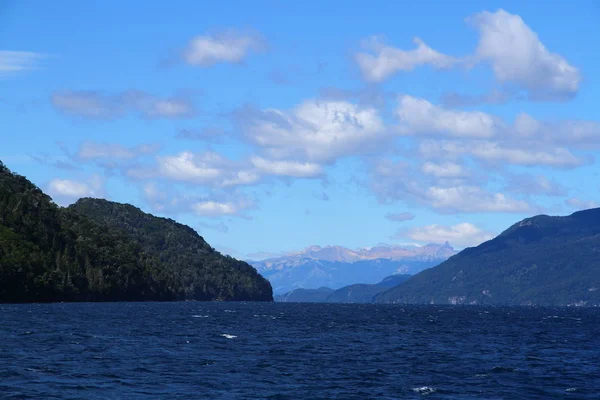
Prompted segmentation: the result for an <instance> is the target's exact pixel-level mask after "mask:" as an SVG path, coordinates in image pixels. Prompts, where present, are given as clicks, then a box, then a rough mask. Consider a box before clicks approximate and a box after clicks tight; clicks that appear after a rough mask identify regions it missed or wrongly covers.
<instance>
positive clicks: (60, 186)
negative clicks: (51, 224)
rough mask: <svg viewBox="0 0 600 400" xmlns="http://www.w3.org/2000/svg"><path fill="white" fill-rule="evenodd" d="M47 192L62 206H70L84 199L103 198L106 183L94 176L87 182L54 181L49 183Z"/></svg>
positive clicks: (71, 180) (57, 179)
mask: <svg viewBox="0 0 600 400" xmlns="http://www.w3.org/2000/svg"><path fill="white" fill-rule="evenodd" d="M47 191H48V194H50V196H52V198H53V199H54V201H56V202H57V203H58V204H60V205H69V204H71V203H73V202H75V201H76V200H78V199H80V198H82V197H103V196H104V195H105V193H104V181H103V179H102V178H101V177H99V176H97V175H94V176H92V177H91V178H90V179H88V180H87V181H78V180H73V179H60V178H56V179H52V180H51V181H50V182H48V185H47Z"/></svg>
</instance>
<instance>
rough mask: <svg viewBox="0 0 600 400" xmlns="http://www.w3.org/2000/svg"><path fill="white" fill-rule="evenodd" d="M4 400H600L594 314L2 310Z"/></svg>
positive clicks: (253, 306) (260, 307)
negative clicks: (367, 399) (27, 399)
mask: <svg viewBox="0 0 600 400" xmlns="http://www.w3.org/2000/svg"><path fill="white" fill-rule="evenodd" d="M0 318H1V319H0V397H1V398H20V399H25V398H35V399H50V398H53V399H54V398H55V399H95V398H98V399H118V398H122V399H135V398H140V399H143V398H165V399H175V398H181V399H190V398H197V399H211V398H215V399H264V398H267V399H298V398H306V399H333V398H338V399H365V398H374V399H405V398H408V399H410V398H427V399H436V398H448V399H535V398H541V399H546V398H577V399H599V398H600V310H599V309H582V308H578V309H552V308H482V307H435V306H422V307H417V306H415V307H412V306H411V307H407V306H393V305H334V304H285V303H284V304H257V303H243V304H240V303H237V304H234V303H196V302H188V303H110V304H106V303H105V304H49V305H0Z"/></svg>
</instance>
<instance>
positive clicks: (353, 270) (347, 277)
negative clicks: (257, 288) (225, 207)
mask: <svg viewBox="0 0 600 400" xmlns="http://www.w3.org/2000/svg"><path fill="white" fill-rule="evenodd" d="M454 254H456V251H455V250H454V248H452V246H450V244H448V243H445V244H442V245H440V244H428V245H426V246H416V245H408V246H391V245H380V246H376V247H372V248H370V249H360V250H350V249H347V248H345V247H341V246H326V247H320V246H310V247H308V248H306V249H304V250H303V251H301V252H297V253H291V254H288V255H285V256H282V257H276V258H270V259H266V260H262V261H248V263H250V264H251V265H252V266H253V267H255V268H256V269H257V270H258V272H259V273H260V274H261V275H262V276H264V277H265V278H267V279H268V280H269V281H270V282H271V285H272V286H273V291H274V293H275V294H283V293H288V292H290V291H292V290H295V289H301V288H303V289H318V288H321V287H327V288H330V289H332V290H337V289H340V288H342V287H344V286H348V285H352V284H356V283H365V284H375V283H378V282H380V281H381V280H382V279H384V278H385V277H388V276H390V275H394V274H415V273H418V272H420V271H422V270H424V269H426V268H430V267H433V266H436V265H438V264H440V263H441V262H443V261H445V260H446V259H447V258H448V257H450V256H452V255H454Z"/></svg>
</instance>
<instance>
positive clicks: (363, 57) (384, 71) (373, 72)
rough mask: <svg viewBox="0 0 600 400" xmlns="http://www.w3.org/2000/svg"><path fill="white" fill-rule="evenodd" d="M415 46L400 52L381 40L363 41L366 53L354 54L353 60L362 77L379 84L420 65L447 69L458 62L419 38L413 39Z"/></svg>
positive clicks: (374, 38) (375, 38) (372, 38)
mask: <svg viewBox="0 0 600 400" xmlns="http://www.w3.org/2000/svg"><path fill="white" fill-rule="evenodd" d="M413 41H414V43H415V45H416V46H417V47H416V48H415V49H413V50H401V49H397V48H394V47H391V46H387V45H385V44H383V43H382V41H381V38H379V37H376V36H375V37H371V38H369V39H367V40H364V41H363V43H362V47H363V48H364V50H365V51H366V52H359V53H357V54H355V60H356V62H357V64H358V66H359V68H360V70H361V72H362V74H363V77H364V78H365V79H366V80H368V81H371V82H381V81H383V80H385V79H386V78H388V77H390V76H391V75H393V74H395V73H396V72H398V71H412V70H413V69H415V68H417V67H419V66H422V65H431V66H433V67H435V68H449V67H452V66H453V65H455V64H456V63H457V62H458V60H457V59H456V58H454V57H451V56H447V55H445V54H442V53H439V52H437V51H435V50H433V49H432V48H431V47H429V46H427V44H425V42H423V41H422V40H421V39H419V38H414V40H413Z"/></svg>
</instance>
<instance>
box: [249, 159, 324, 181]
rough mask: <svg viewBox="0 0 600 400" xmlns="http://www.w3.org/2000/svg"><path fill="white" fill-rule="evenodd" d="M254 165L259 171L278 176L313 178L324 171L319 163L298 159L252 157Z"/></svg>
mask: <svg viewBox="0 0 600 400" xmlns="http://www.w3.org/2000/svg"><path fill="white" fill-rule="evenodd" d="M251 162H252V165H254V167H256V169H258V170H259V171H261V172H263V173H266V174H269V175H277V176H289V177H294V178H313V177H316V176H319V175H321V174H322V173H323V168H322V167H321V166H320V165H319V164H314V163H306V162H305V163H301V162H296V161H276V160H275V161H273V160H267V159H264V158H262V157H252V159H251Z"/></svg>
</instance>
